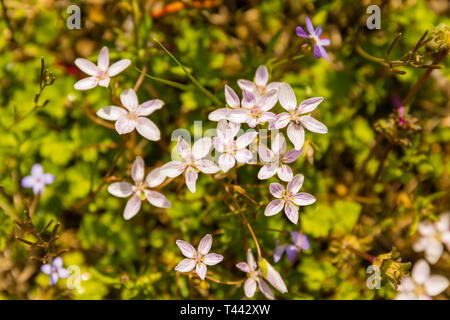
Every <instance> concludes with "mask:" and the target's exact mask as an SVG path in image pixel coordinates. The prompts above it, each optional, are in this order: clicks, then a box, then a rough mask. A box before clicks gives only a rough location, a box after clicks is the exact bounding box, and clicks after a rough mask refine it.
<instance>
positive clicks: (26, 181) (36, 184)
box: [22, 163, 55, 195]
mask: <svg viewBox="0 0 450 320" xmlns="http://www.w3.org/2000/svg"><path fill="white" fill-rule="evenodd" d="M54 181H55V176H54V175H52V174H50V173H44V169H42V166H41V165H40V164H39V163H36V164H34V165H33V167H32V168H31V176H26V177H24V178H23V179H22V187H24V188H33V193H34V194H40V195H42V194H43V193H44V189H45V185H46V184H52V183H53V182H54Z"/></svg>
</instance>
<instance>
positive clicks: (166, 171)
mask: <svg viewBox="0 0 450 320" xmlns="http://www.w3.org/2000/svg"><path fill="white" fill-rule="evenodd" d="M185 168H186V163H185V162H181V161H169V162H167V163H166V164H164V165H163V166H162V167H161V174H163V175H165V176H167V177H169V178H175V177H178V176H179V175H180V174H182V173H183V171H184V169H185Z"/></svg>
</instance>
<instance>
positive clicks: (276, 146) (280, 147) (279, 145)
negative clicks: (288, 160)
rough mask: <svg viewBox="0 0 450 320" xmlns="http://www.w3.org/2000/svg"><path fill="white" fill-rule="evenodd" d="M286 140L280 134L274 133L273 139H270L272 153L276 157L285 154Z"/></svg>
mask: <svg viewBox="0 0 450 320" xmlns="http://www.w3.org/2000/svg"><path fill="white" fill-rule="evenodd" d="M286 147H287V145H286V139H285V138H284V135H283V134H282V133H281V132H276V133H275V135H274V137H273V138H272V146H271V149H272V151H273V153H274V154H275V155H277V156H280V155H281V154H283V153H285V152H286Z"/></svg>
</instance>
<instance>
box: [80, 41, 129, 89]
mask: <svg viewBox="0 0 450 320" xmlns="http://www.w3.org/2000/svg"><path fill="white" fill-rule="evenodd" d="M130 63H131V61H130V60H128V59H123V60H119V61H117V62H116V63H113V64H112V65H111V66H109V52H108V47H103V48H102V49H101V50H100V53H99V55H98V63H97V65H95V64H93V63H92V62H91V61H89V60H86V59H83V58H78V59H76V60H75V65H76V66H77V67H78V68H80V70H81V71H83V72H84V73H87V74H88V75H90V77H88V78H84V79H81V80H80V81H78V82H77V83H75V85H74V88H75V89H77V90H88V89H92V88H94V87H95V86H96V85H97V84H98V85H99V86H102V87H108V85H109V80H110V77H114V76H116V75H118V74H119V73H120V72H122V71H123V70H125V69H126V68H128V66H129V65H130Z"/></svg>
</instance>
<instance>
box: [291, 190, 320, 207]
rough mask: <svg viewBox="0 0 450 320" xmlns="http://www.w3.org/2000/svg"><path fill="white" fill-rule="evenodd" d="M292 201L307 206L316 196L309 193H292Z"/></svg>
mask: <svg viewBox="0 0 450 320" xmlns="http://www.w3.org/2000/svg"><path fill="white" fill-rule="evenodd" d="M292 202H294V203H295V204H296V205H298V206H308V205H310V204H313V203H314V202H316V198H315V197H314V196H313V195H311V194H309V193H306V192H300V193H297V194H296V195H294V197H293V199H292Z"/></svg>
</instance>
